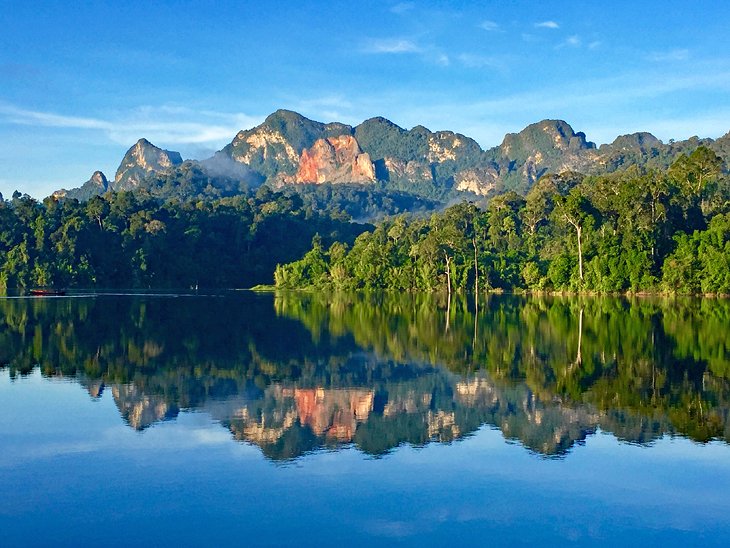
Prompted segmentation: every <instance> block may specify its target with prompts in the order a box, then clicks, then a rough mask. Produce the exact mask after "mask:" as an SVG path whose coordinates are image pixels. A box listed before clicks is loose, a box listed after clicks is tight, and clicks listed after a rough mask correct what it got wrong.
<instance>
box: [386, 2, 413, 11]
mask: <svg viewBox="0 0 730 548" xmlns="http://www.w3.org/2000/svg"><path fill="white" fill-rule="evenodd" d="M415 7H416V4H415V3H414V2H400V3H398V4H396V5H395V6H393V7H392V8H390V11H391V12H393V13H398V14H400V13H406V12H407V11H411V10H412V9H413V8H415Z"/></svg>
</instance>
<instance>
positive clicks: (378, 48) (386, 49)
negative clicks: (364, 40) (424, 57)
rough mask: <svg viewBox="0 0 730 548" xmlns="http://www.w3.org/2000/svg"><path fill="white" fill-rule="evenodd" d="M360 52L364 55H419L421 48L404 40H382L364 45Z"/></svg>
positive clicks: (410, 41)
mask: <svg viewBox="0 0 730 548" xmlns="http://www.w3.org/2000/svg"><path fill="white" fill-rule="evenodd" d="M362 51H363V52H364V53H375V54H381V53H385V54H388V53H420V52H421V51H422V49H421V47H419V46H418V44H416V43H415V42H413V41H412V40H407V39H405V38H384V39H379V40H372V41H370V42H369V43H368V44H366V45H365V46H364V47H363V48H362Z"/></svg>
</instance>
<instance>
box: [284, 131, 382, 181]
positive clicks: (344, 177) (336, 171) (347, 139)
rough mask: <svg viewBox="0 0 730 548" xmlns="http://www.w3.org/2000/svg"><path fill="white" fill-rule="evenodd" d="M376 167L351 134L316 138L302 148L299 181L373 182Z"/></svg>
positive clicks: (297, 176)
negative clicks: (309, 146) (310, 144)
mask: <svg viewBox="0 0 730 548" xmlns="http://www.w3.org/2000/svg"><path fill="white" fill-rule="evenodd" d="M373 181H375V166H374V165H373V162H372V161H371V160H370V155H369V154H367V153H364V152H363V151H362V149H361V148H360V145H359V144H358V142H357V140H356V139H355V138H354V137H353V136H352V135H340V136H338V137H329V138H327V139H319V140H317V141H316V142H315V143H314V145H312V148H310V149H305V150H303V151H302V155H301V157H300V158H299V169H298V171H297V174H296V175H295V177H294V182H297V183H318V184H319V183H371V182H373Z"/></svg>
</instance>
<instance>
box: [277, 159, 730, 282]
mask: <svg viewBox="0 0 730 548" xmlns="http://www.w3.org/2000/svg"><path fill="white" fill-rule="evenodd" d="M275 284H276V286H277V287H279V288H305V287H312V288H334V289H342V290H357V289H366V290H376V289H391V290H398V291H444V292H447V293H449V294H450V293H452V292H457V291H477V292H480V291H488V290H501V291H516V290H530V291H589V292H599V293H622V292H631V293H639V292H669V293H682V294H699V293H702V294H709V293H712V294H727V293H730V186H729V183H728V178H727V176H726V175H724V173H723V162H722V160H721V159H720V158H719V157H718V156H716V155H715V153H714V152H712V151H711V150H709V149H708V148H706V147H702V146H701V147H699V148H697V149H696V150H695V151H694V152H692V154H690V155H681V156H679V158H678V159H677V160H676V161H675V162H674V163H673V164H672V165H671V166H670V167H669V169H667V170H663V171H660V170H653V169H644V168H639V167H636V166H632V167H629V168H627V169H625V170H622V171H619V172H616V173H612V174H608V175H601V176H584V175H582V174H580V173H575V172H564V173H561V174H559V175H552V174H551V175H545V176H543V177H542V178H540V179H539V180H538V181H537V182H536V184H535V185H534V186H533V187H532V188H531V189H530V190H529V192H528V193H527V194H526V195H525V196H521V195H519V194H516V193H514V192H507V193H505V194H502V195H499V196H496V197H495V198H493V199H492V200H490V202H489V203H488V204H487V206H486V208H484V209H482V208H480V207H477V205H475V204H473V203H470V202H462V203H458V204H455V205H453V206H451V207H448V208H446V209H445V210H443V211H440V212H436V213H434V214H432V215H431V216H430V217H427V218H426V217H423V216H421V217H419V216H407V215H401V216H395V217H391V218H388V219H386V220H384V221H383V222H380V223H379V224H378V225H377V227H376V228H375V229H374V230H370V231H366V232H364V233H362V234H361V235H359V236H358V237H357V239H356V240H355V242H354V244H352V245H350V244H349V243H348V242H345V241H336V242H334V243H332V244H330V245H329V246H328V245H326V244H325V240H324V239H323V238H320V237H315V238H314V240H313V242H312V246H311V248H310V250H309V251H308V252H307V253H306V254H305V255H304V256H303V257H302V258H301V259H299V260H297V261H294V262H292V263H286V264H281V265H279V266H278V267H277V268H276V272H275Z"/></svg>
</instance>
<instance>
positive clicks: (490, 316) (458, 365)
mask: <svg viewBox="0 0 730 548" xmlns="http://www.w3.org/2000/svg"><path fill="white" fill-rule="evenodd" d="M271 299H272V298H271V296H269V295H264V296H254V295H248V294H246V295H245V296H241V295H240V294H236V295H234V296H230V295H229V296H226V297H221V296H218V297H195V298H192V297H180V298H161V297H146V298H131V297H127V298H114V297H104V296H101V297H97V298H94V299H33V300H29V299H28V300H23V299H16V300H12V299H9V300H3V301H0V363H1V364H4V365H6V366H7V367H9V369H10V373H11V376H14V375H18V374H25V373H28V372H30V371H32V370H33V368H34V367H36V366H38V367H40V368H41V371H42V372H43V374H44V375H48V376H52V375H67V376H76V377H77V378H78V380H79V382H80V383H81V384H82V385H84V386H85V387H87V389H88V390H89V393H90V394H91V395H92V396H98V395H99V394H100V393H101V391H103V390H104V388H105V387H106V388H107V389H108V390H109V392H111V394H112V396H113V397H114V399H115V402H116V404H117V406H118V408H119V410H120V413H121V415H122V416H123V417H124V419H125V420H126V421H127V423H128V424H130V426H132V427H134V428H138V429H142V428H145V427H147V426H149V425H151V424H153V423H155V422H157V421H160V420H165V419H167V418H172V417H175V416H176V415H177V413H178V412H179V410H180V409H185V408H203V409H206V410H207V411H208V412H210V414H211V415H212V416H213V417H215V418H216V419H217V420H219V421H221V422H222V423H223V424H225V425H226V426H227V427H228V428H229V429H230V430H231V432H232V433H233V435H234V437H235V438H237V439H240V440H245V441H248V442H251V443H255V444H257V445H259V446H260V447H261V448H262V451H264V453H265V454H266V455H267V456H269V457H270V458H276V459H281V458H284V459H288V458H295V457H297V456H299V455H301V454H303V453H305V452H307V451H312V450H316V449H318V448H322V447H340V446H342V445H350V444H354V445H355V446H357V447H359V448H360V449H361V450H363V451H365V452H368V453H370V454H374V455H379V454H382V453H385V452H388V451H390V450H392V449H393V448H394V447H397V446H398V445H401V444H404V443H408V444H413V445H423V444H425V443H428V442H431V441H440V442H447V443H448V442H450V441H452V440H454V439H459V438H462V437H464V436H467V435H469V434H470V433H472V432H474V431H476V430H477V429H478V428H480V427H482V426H483V425H492V426H494V427H496V428H499V429H500V430H501V431H502V432H503V434H504V435H505V437H507V438H509V439H514V440H518V441H519V442H520V443H522V444H523V445H525V446H526V447H528V448H530V449H531V450H534V451H536V452H539V453H541V454H544V455H560V454H563V453H565V452H566V451H567V450H569V449H570V447H572V445H573V444H574V443H576V442H580V441H581V440H583V439H585V438H586V436H588V435H589V434H590V433H591V432H593V431H595V429H596V428H598V427H600V428H602V429H603V430H605V431H610V432H613V433H614V434H615V435H616V436H618V437H619V438H621V439H625V440H628V441H632V442H637V443H646V442H650V441H651V440H653V439H656V438H657V437H659V436H661V435H663V434H665V433H670V434H673V433H679V434H682V435H686V436H689V437H691V438H692V439H695V440H698V441H706V440H709V439H713V438H716V439H724V440H728V441H730V431H729V426H728V420H727V417H728V397H729V396H730V391H729V390H728V388H729V383H728V380H727V375H728V371H730V366H728V363H727V358H725V356H728V355H730V348H728V345H729V344H730V343H728V342H727V341H726V337H723V333H724V332H725V331H726V326H727V325H728V324H729V323H730V303H728V302H726V301H709V300H705V301H701V300H696V301H690V300H687V301H677V302H674V301H672V302H670V303H667V302H664V301H660V300H633V301H628V300H625V299H588V298H548V297H542V298H539V297H538V298H527V297H507V296H490V297H488V298H487V299H486V300H484V301H483V302H480V303H479V305H480V306H479V307H478V308H477V307H476V306H475V303H474V302H473V301H471V300H470V299H468V298H466V297H464V296H463V295H459V294H453V295H452V297H451V301H450V302H449V301H448V296H447V295H442V296H439V295H420V296H415V295H405V296H403V295H395V294H382V293H381V294H358V295H345V294H334V295H326V296H325V295H319V294H314V293H312V294H307V293H283V294H278V295H277V296H276V297H275V298H274V306H273V307H272V300H271ZM447 322H448V325H449V329H448V330H444V325H446V324H447Z"/></svg>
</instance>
